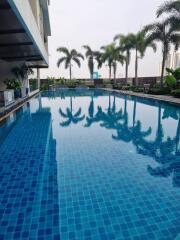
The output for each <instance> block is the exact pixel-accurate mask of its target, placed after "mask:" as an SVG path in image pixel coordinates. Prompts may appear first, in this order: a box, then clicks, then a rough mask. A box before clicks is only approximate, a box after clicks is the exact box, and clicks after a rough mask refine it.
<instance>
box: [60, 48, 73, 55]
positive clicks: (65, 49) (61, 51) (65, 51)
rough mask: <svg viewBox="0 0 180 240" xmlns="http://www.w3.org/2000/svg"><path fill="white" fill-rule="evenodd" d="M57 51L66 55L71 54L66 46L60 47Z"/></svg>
mask: <svg viewBox="0 0 180 240" xmlns="http://www.w3.org/2000/svg"><path fill="white" fill-rule="evenodd" d="M57 52H60V53H64V54H65V55H66V56H69V55H70V53H69V50H68V49H67V48H66V47H59V48H58V49H57Z"/></svg>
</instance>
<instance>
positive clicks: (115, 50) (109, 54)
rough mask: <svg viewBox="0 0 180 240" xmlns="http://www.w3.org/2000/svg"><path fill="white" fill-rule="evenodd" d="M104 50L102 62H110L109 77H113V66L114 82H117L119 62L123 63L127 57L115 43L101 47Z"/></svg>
mask: <svg viewBox="0 0 180 240" xmlns="http://www.w3.org/2000/svg"><path fill="white" fill-rule="evenodd" d="M101 49H102V50H103V51H104V52H103V53H102V55H101V59H102V62H106V61H107V63H108V67H109V79H111V74H112V68H113V71H114V84H116V69H117V62H120V63H121V64H123V63H124V60H125V57H124V56H123V55H122V53H121V51H120V48H119V47H116V45H115V43H111V44H109V45H107V46H103V47H101Z"/></svg>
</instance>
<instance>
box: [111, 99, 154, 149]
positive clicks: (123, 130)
mask: <svg viewBox="0 0 180 240" xmlns="http://www.w3.org/2000/svg"><path fill="white" fill-rule="evenodd" d="M124 97H125V102H124V114H123V123H118V124H117V127H116V129H115V130H116V133H117V135H112V138H113V139H115V140H122V141H125V142H131V141H132V142H133V143H134V144H135V145H138V144H140V143H141V139H143V138H144V137H146V136H149V135H150V134H151V128H149V129H148V130H147V131H142V130H141V128H142V124H141V122H140V121H137V123H136V120H135V118H136V100H135V102H134V110H133V126H132V127H129V126H128V120H129V117H128V112H127V96H124Z"/></svg>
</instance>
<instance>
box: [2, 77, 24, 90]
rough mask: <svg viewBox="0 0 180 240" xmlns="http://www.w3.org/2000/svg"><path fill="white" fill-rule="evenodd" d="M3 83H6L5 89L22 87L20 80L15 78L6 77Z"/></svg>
mask: <svg viewBox="0 0 180 240" xmlns="http://www.w3.org/2000/svg"><path fill="white" fill-rule="evenodd" d="M4 83H5V84H6V87H7V89H14V90H17V89H21V87H22V83H21V81H19V80H17V79H7V80H6V81H4Z"/></svg>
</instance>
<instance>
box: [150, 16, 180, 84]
mask: <svg viewBox="0 0 180 240" xmlns="http://www.w3.org/2000/svg"><path fill="white" fill-rule="evenodd" d="M145 31H146V33H148V37H147V38H148V41H150V42H152V41H157V42H161V43H162V55H163V59H162V71H161V86H163V78H164V69H165V62H166V59H167V55H168V53H169V51H170V46H171V44H173V45H174V46H175V50H177V49H178V48H179V44H180V34H179V33H178V32H177V31H176V30H175V28H174V26H172V25H171V24H170V23H169V21H168V20H163V21H162V22H157V23H154V24H150V25H148V26H146V27H145Z"/></svg>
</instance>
